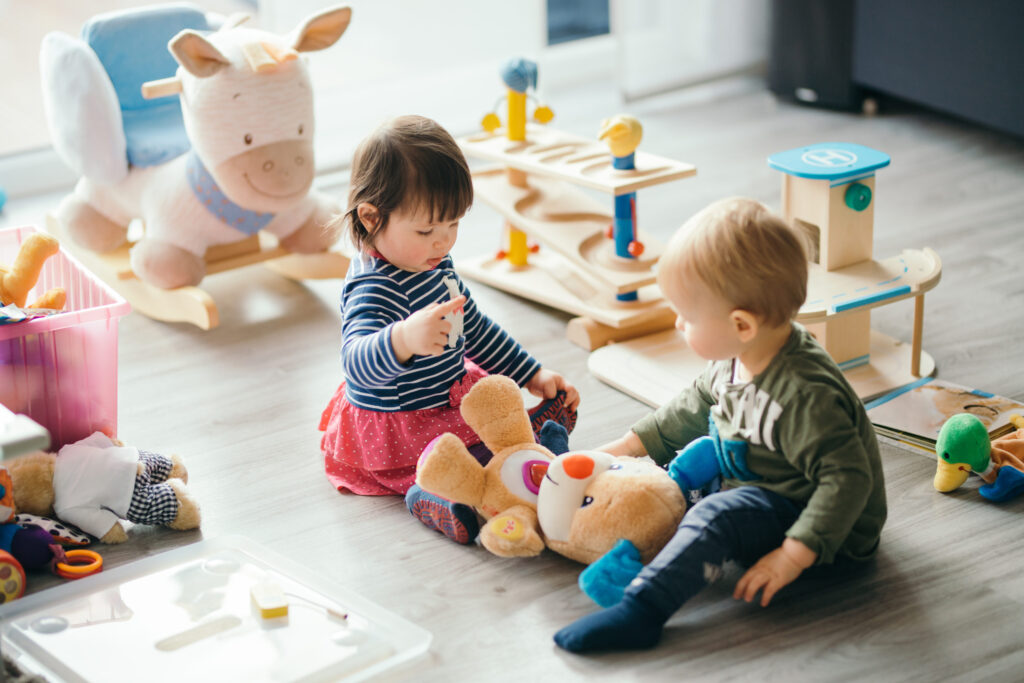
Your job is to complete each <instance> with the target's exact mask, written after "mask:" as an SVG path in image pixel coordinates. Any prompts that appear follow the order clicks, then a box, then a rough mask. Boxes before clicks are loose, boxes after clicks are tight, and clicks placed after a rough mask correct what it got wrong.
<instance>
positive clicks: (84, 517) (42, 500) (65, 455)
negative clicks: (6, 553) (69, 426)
mask: <svg viewBox="0 0 1024 683" xmlns="http://www.w3.org/2000/svg"><path fill="white" fill-rule="evenodd" d="M5 465H6V467H7V469H8V471H9V472H10V475H11V479H12V481H13V487H14V505H15V509H16V510H17V511H18V512H25V513H30V514H35V515H44V516H56V517H57V518H59V519H61V520H63V521H64V522H67V523H69V524H73V525H75V526H77V527H78V528H80V529H81V530H82V531H85V532H86V533H89V534H91V535H93V536H95V537H97V538H98V539H100V541H102V542H103V543H122V542H124V541H125V540H127V538H128V536H127V533H126V532H125V528H124V526H123V525H122V524H121V520H122V519H125V520H128V521H130V522H133V523H136V524H159V525H163V526H168V527H170V528H172V529H178V530H187V529H195V528H198V527H199V517H200V516H199V504H198V503H197V502H196V500H195V498H194V497H193V496H192V494H191V493H190V492H189V490H188V488H187V487H186V485H185V484H186V482H187V481H188V471H187V470H186V469H185V465H184V463H182V462H181V459H180V458H178V456H176V455H174V456H171V457H169V458H168V457H166V456H163V455H158V454H156V453H150V452H148V451H141V450H139V449H137V448H132V447H129V446H124V445H123V444H121V443H120V442H115V441H113V440H111V439H110V437H108V436H107V435H105V434H103V433H102V432H95V433H93V434H92V435H90V436H88V437H86V438H84V439H82V440H81V441H78V442H76V443H73V444H69V445H66V446H64V447H63V448H61V449H60V451H59V452H57V453H56V454H54V453H44V452H41V451H40V452H36V453H30V454H28V455H24V456H21V457H19V458H15V459H13V460H10V461H8V462H7V463H5Z"/></svg>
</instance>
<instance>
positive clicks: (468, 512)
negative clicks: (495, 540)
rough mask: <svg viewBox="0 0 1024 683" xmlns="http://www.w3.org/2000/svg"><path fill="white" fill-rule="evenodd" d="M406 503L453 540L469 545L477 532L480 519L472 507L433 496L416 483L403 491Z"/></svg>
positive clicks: (422, 518)
mask: <svg viewBox="0 0 1024 683" xmlns="http://www.w3.org/2000/svg"><path fill="white" fill-rule="evenodd" d="M405 506H406V507H407V508H408V509H409V512H410V513H411V514H412V516H413V517H415V518H416V519H418V520H420V521H421V522H423V525H424V526H426V527H427V528H428V529H434V530H435V531H439V532H441V533H442V534H444V535H445V536H447V537H448V538H450V539H452V540H453V541H455V542H456V543H462V544H463V545H468V544H469V543H472V542H473V539H475V538H476V536H477V534H478V533H480V522H479V521H478V520H477V517H476V511H475V510H473V508H471V507H470V506H468V505H463V504H462V503H454V502H452V501H450V500H448V499H446V498H442V497H440V496H435V495H434V494H433V493H428V492H427V491H424V490H423V489H421V488H420V487H419V486H418V485H417V484H413V485H412V487H411V488H410V489H409V492H408V493H406V494H405Z"/></svg>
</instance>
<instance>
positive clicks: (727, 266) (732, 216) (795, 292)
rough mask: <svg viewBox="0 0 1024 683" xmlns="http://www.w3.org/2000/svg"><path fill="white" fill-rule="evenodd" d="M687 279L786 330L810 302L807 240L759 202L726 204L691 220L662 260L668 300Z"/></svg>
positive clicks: (727, 201)
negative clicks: (696, 281)
mask: <svg viewBox="0 0 1024 683" xmlns="http://www.w3.org/2000/svg"><path fill="white" fill-rule="evenodd" d="M687 274H693V275H696V276H697V277H698V278H700V280H701V281H702V282H703V283H704V284H705V285H706V286H707V287H708V288H709V289H710V290H711V291H712V292H714V293H715V294H717V295H718V296H720V297H722V298H723V299H724V300H725V301H726V302H727V303H728V304H729V305H730V306H733V307H734V308H736V309H741V310H745V311H749V312H750V313H753V314H754V315H757V316H760V317H761V318H762V320H763V322H764V324H767V325H771V326H776V325H782V324H784V323H786V322H788V321H790V320H792V319H793V318H794V317H795V316H796V314H797V312H798V311H799V310H800V307H801V306H802V305H803V303H804V299H806V298H807V245H806V237H805V236H804V235H803V234H802V233H799V232H797V231H796V230H795V229H793V228H792V227H791V226H790V225H789V224H788V223H786V221H784V220H783V219H782V218H780V217H779V216H777V215H775V214H774V213H772V212H771V211H770V210H769V209H768V208H767V207H766V206H764V204H761V203H760V202H756V201H754V200H752V199H744V198H739V197H736V198H730V199H722V200H719V201H717V202H714V203H712V204H710V205H709V206H707V207H705V208H704V209H702V210H701V211H699V212H697V214H696V215H694V216H693V217H692V218H691V219H690V220H688V221H687V222H686V223H685V224H684V225H683V227H681V228H680V229H679V230H678V231H677V232H676V234H675V235H673V237H672V239H671V241H670V242H669V244H668V247H667V248H666V250H665V254H664V255H663V256H662V257H661V260H660V262H659V265H658V284H659V285H660V286H661V289H662V291H663V292H665V294H666V295H667V296H668V297H669V298H672V295H673V292H674V291H676V286H677V283H678V282H680V281H681V280H680V279H681V278H683V277H686V276H687Z"/></svg>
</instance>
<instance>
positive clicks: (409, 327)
mask: <svg viewBox="0 0 1024 683" xmlns="http://www.w3.org/2000/svg"><path fill="white" fill-rule="evenodd" d="M465 303H466V297H465V296H457V297H455V298H454V299H452V300H451V301H445V302H444V303H440V304H430V305H429V306H426V307H425V308H421V309H420V310H418V311H416V312H415V313H413V314H412V315H410V316H409V317H408V318H406V319H405V320H403V321H402V322H400V323H398V324H397V325H395V326H394V327H392V328H391V346H392V347H393V348H394V349H395V356H397V357H398V362H399V363H405V362H406V361H408V360H409V359H410V358H412V357H413V356H439V355H441V354H442V353H444V351H445V348H446V347H447V346H448V332H449V330H451V329H452V324H451V323H450V322H448V321H447V320H445V319H444V317H445V316H446V315H448V314H449V313H454V312H456V311H457V310H459V309H460V308H462V306H463V305H464V304H465Z"/></svg>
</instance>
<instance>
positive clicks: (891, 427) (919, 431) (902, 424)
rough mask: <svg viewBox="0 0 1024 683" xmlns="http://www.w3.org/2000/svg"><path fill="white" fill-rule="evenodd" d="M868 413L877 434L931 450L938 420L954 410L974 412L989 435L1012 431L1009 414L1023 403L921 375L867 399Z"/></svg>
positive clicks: (1021, 412) (1023, 408)
mask: <svg viewBox="0 0 1024 683" xmlns="http://www.w3.org/2000/svg"><path fill="white" fill-rule="evenodd" d="M865 407H866V408H867V411H868V417H869V418H870V419H871V423H872V424H873V425H874V426H875V430H876V431H877V432H878V434H880V435H881V436H886V437H889V438H891V439H896V440H898V441H902V442H903V443H906V444H910V445H912V446H917V447H918V448H922V449H924V450H926V451H930V452H934V450H935V440H936V439H937V438H938V436H939V430H940V429H941V428H942V424H943V423H944V422H945V421H946V420H947V419H949V418H950V417H952V416H953V415H956V414H957V413H971V414H973V415H976V416H977V417H978V418H979V419H980V420H981V421H982V423H983V424H984V425H985V427H986V428H987V429H988V433H989V437H990V438H993V439H994V438H997V437H999V436H1002V435H1003V434H1008V433H1009V432H1011V431H1013V429H1014V427H1013V425H1012V424H1011V423H1010V416H1011V415H1014V414H1018V415H1024V403H1022V402H1020V401H1014V400H1012V399H1008V398H1004V397H1002V396H996V395H994V394H990V393H988V392H985V391H979V390H977V389H972V388H970V387H966V386H963V385H961V384H955V383H953V382H947V381H945V380H941V379H935V378H934V377H925V378H922V379H921V380H918V381H917V382H913V383H911V384H908V385H906V386H904V387H900V388H899V389H896V390H895V391H892V392H890V393H888V394H885V395H884V396H881V397H879V398H876V399H874V400H872V401H868V403H867V404H866V405H865Z"/></svg>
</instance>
